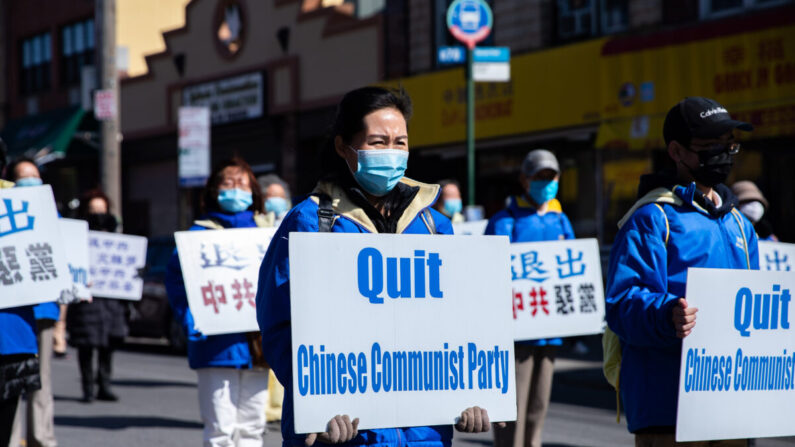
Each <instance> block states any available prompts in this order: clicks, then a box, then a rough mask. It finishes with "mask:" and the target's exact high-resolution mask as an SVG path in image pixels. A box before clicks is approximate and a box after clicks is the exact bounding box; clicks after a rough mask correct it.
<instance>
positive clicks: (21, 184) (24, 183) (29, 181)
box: [14, 177, 43, 188]
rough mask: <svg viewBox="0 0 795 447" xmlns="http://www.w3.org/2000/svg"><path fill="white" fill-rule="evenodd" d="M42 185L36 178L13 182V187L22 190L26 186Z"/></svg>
mask: <svg viewBox="0 0 795 447" xmlns="http://www.w3.org/2000/svg"><path fill="white" fill-rule="evenodd" d="M42 184H43V183H42V181H41V179H40V178H38V177H25V178H21V179H19V180H17V181H16V182H14V186H19V187H21V188H24V187H26V186H41V185H42Z"/></svg>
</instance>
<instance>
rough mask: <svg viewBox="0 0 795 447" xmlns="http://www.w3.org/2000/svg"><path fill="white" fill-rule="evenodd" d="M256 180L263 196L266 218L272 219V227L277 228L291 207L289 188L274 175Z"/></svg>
mask: <svg viewBox="0 0 795 447" xmlns="http://www.w3.org/2000/svg"><path fill="white" fill-rule="evenodd" d="M257 180H258V183H259V184H260V186H262V193H263V194H264V196H265V213H266V217H267V218H268V219H273V222H274V226H277V227H278V226H279V224H280V223H281V221H282V219H284V216H285V215H287V212H288V211H290V207H291V206H292V204H291V203H290V187H289V186H288V185H287V182H285V181H284V180H282V179H281V177H279V176H278V175H276V174H267V175H263V176H260V177H259V178H258V179H257Z"/></svg>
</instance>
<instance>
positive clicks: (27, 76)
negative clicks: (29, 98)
mask: <svg viewBox="0 0 795 447" xmlns="http://www.w3.org/2000/svg"><path fill="white" fill-rule="evenodd" d="M50 45H51V41H50V33H42V34H38V35H35V36H33V37H30V38H28V39H25V40H23V41H22V45H21V47H20V55H21V59H22V60H21V64H20V67H21V70H20V76H19V79H20V90H21V92H22V94H23V95H33V94H36V93H39V92H42V91H46V90H49V89H50V69H51V66H50V63H51V61H52V51H51V49H50Z"/></svg>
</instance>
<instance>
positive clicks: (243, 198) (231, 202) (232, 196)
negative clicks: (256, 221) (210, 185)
mask: <svg viewBox="0 0 795 447" xmlns="http://www.w3.org/2000/svg"><path fill="white" fill-rule="evenodd" d="M252 203H254V201H253V199H252V198H251V193H250V192H247V191H243V190H242V189H238V188H235V189H224V190H222V191H219V192H218V205H219V206H220V207H221V209H222V210H224V211H226V212H227V213H239V212H241V211H244V210H246V209H248V207H250V206H251V204H252Z"/></svg>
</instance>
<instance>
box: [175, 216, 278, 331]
mask: <svg viewBox="0 0 795 447" xmlns="http://www.w3.org/2000/svg"><path fill="white" fill-rule="evenodd" d="M275 232H276V229H275V228H237V229H229V230H221V231H179V232H176V233H174V238H175V239H176V241H177V252H178V253H179V262H180V264H181V266H182V279H183V280H184V281H185V292H187V294H188V306H189V307H190V311H191V313H192V314H193V320H194V322H195V325H196V329H198V330H199V331H200V332H201V333H203V334H205V335H217V334H231V333H237V332H251V331H259V326H258V325H257V305H256V302H255V297H256V294H257V284H258V281H259V268H260V264H261V263H262V258H263V257H265V252H266V251H267V250H268V245H270V241H271V238H272V237H273V234H274V233H275Z"/></svg>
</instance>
